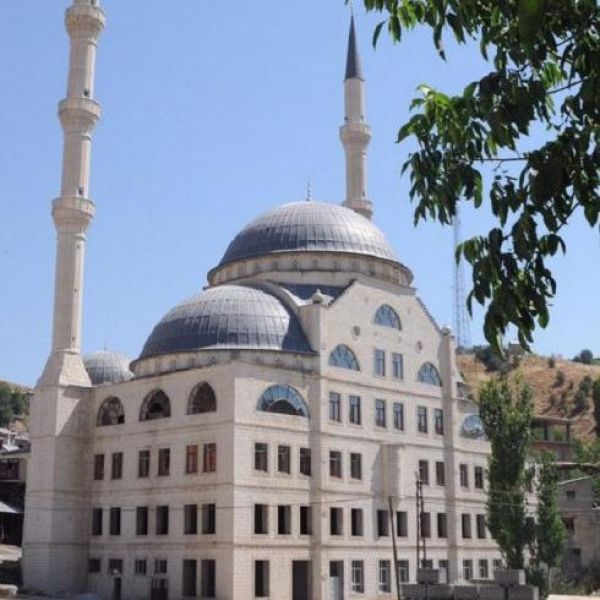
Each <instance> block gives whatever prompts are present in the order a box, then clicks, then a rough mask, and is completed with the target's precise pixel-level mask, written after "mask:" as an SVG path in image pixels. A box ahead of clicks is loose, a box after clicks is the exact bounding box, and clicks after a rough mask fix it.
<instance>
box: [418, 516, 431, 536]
mask: <svg viewBox="0 0 600 600" xmlns="http://www.w3.org/2000/svg"><path fill="white" fill-rule="evenodd" d="M420 516H421V537H424V538H430V537H431V515H430V514H429V513H428V512H422V513H421V515H420Z"/></svg>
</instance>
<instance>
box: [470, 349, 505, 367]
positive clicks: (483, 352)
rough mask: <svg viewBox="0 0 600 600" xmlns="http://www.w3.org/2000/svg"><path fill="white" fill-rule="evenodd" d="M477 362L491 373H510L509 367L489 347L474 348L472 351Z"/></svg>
mask: <svg viewBox="0 0 600 600" xmlns="http://www.w3.org/2000/svg"><path fill="white" fill-rule="evenodd" d="M473 350H474V351H475V357H476V358H477V360H478V361H479V362H481V363H483V364H484V365H485V368H486V369H487V370H488V371H490V372H491V373H494V372H500V373H502V374H506V373H508V371H510V365H509V364H508V362H507V361H506V360H504V359H503V358H502V357H501V356H499V355H498V354H496V352H494V350H492V348H491V346H476V347H475V348H474V349H473Z"/></svg>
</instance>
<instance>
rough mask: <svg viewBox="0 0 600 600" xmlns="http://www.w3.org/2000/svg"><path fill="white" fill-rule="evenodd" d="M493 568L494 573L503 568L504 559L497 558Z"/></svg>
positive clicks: (493, 562)
mask: <svg viewBox="0 0 600 600" xmlns="http://www.w3.org/2000/svg"><path fill="white" fill-rule="evenodd" d="M492 567H493V569H494V571H498V570H499V569H501V568H502V559H501V558H495V559H494V560H493V561H492Z"/></svg>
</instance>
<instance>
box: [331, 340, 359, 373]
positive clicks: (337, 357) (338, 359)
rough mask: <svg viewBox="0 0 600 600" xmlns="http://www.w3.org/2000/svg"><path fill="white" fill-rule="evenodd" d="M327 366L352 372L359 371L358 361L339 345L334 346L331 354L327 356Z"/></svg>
mask: <svg viewBox="0 0 600 600" xmlns="http://www.w3.org/2000/svg"><path fill="white" fill-rule="evenodd" d="M329 365H330V366H331V367H340V368H342V369H351V370H352V371H360V368H359V366H358V361H357V360H356V356H354V352H352V350H350V348H348V346H345V345H344V344H340V345H339V346H336V347H335V348H334V349H333V351H332V352H331V354H330V355H329Z"/></svg>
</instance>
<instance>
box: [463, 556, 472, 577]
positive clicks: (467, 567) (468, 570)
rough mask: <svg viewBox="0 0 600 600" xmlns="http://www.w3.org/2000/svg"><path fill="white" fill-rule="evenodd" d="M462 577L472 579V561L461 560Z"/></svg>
mask: <svg viewBox="0 0 600 600" xmlns="http://www.w3.org/2000/svg"><path fill="white" fill-rule="evenodd" d="M463 579H464V580H465V581H471V579H473V561H472V560H463Z"/></svg>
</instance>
